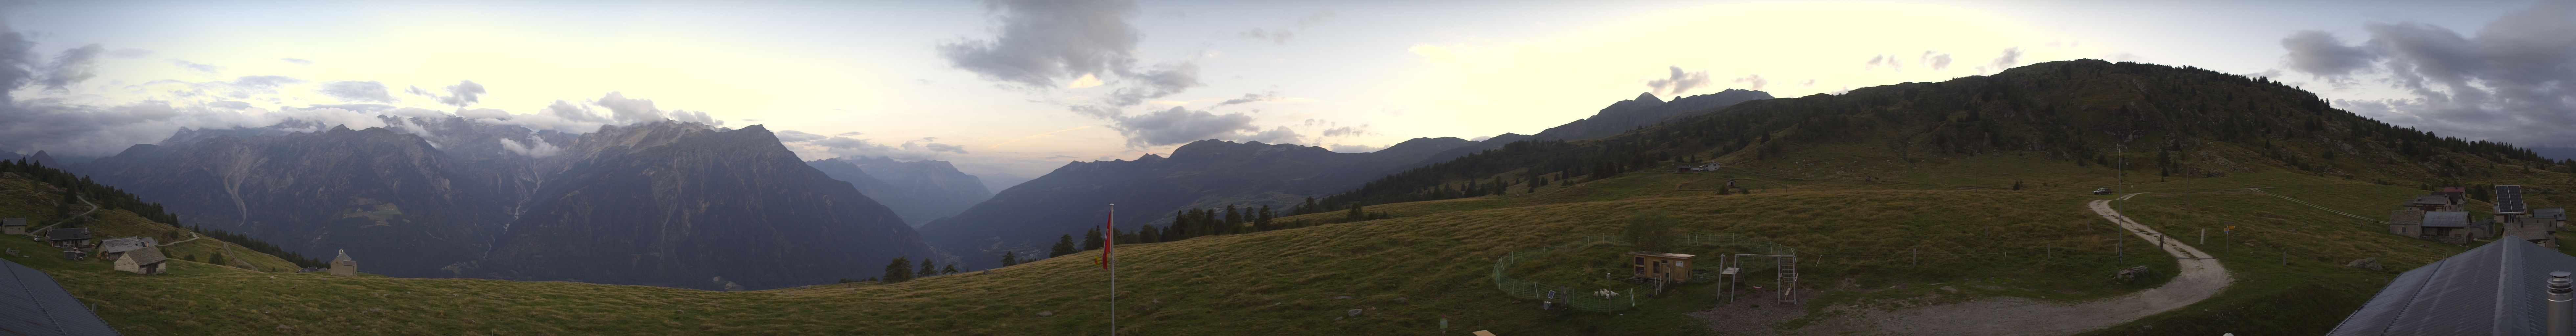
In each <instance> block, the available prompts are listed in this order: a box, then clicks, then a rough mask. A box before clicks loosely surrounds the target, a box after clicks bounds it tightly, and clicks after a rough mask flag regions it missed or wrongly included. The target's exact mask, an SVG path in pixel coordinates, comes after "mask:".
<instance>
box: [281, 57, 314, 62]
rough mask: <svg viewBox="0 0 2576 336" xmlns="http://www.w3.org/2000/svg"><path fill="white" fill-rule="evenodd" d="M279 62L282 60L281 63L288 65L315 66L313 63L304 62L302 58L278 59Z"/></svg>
mask: <svg viewBox="0 0 2576 336" xmlns="http://www.w3.org/2000/svg"><path fill="white" fill-rule="evenodd" d="M277 60H280V61H286V62H287V63H295V64H313V61H307V60H304V59H302V58H294V57H287V58H280V59H277Z"/></svg>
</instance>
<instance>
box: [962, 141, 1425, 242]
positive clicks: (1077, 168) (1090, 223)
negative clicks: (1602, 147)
mask: <svg viewBox="0 0 2576 336" xmlns="http://www.w3.org/2000/svg"><path fill="white" fill-rule="evenodd" d="M1469 143H1471V142H1469V141H1466V140H1464V139H1458V138H1421V139H1413V140H1408V141H1405V142H1403V143H1398V144H1396V145H1395V146H1389V147H1387V148H1386V149H1384V150H1379V151H1376V152H1370V153H1335V152H1332V151H1328V150H1324V149H1323V148H1319V147H1309V146H1299V145H1292V144H1275V145H1274V144H1263V143H1259V142H1252V143H1233V142H1226V141H1215V140H1203V141H1198V142H1192V143H1189V144H1186V145H1182V146H1181V147H1180V148H1175V149H1173V150H1172V157H1170V158H1164V157H1162V156H1158V155H1151V154H1148V155H1145V156H1143V157H1139V158H1137V159H1136V160H1134V161H1127V160H1114V161H1097V162H1074V163H1071V164H1066V165H1065V166H1064V167H1062V168H1057V169H1056V170H1055V171H1054V172H1049V173H1047V175H1045V176H1040V177H1038V178H1037V179H1035V180H1030V181H1029V182H1026V183H1021V184H1020V185H1018V186H1013V187H1011V188H1010V189H1006V190H1002V192H1000V193H998V194H995V195H993V197H992V199H991V200H987V201H984V202H982V203H978V204H976V205H975V206H974V207H971V208H968V209H967V210H966V211H965V212H964V213H960V214H958V215H957V216H955V217H949V218H946V219H941V220H937V221H932V222H931V223H930V224H927V225H923V226H922V228H921V232H922V236H923V238H924V239H928V240H930V241H931V244H933V245H936V246H939V247H940V249H941V252H942V253H946V254H949V255H952V256H956V257H959V258H960V259H959V260H956V261H954V262H963V263H964V265H965V266H969V267H974V268H989V267H994V266H999V265H1000V259H1001V255H1002V254H1003V253H1005V252H1014V251H1016V252H1017V255H1019V256H1021V257H1023V258H1027V257H1029V256H1030V255H1032V254H1035V255H1038V256H1043V255H1044V253H1045V251H1046V248H1047V247H1048V246H1050V245H1051V244H1053V243H1054V242H1055V241H1056V239H1057V238H1058V237H1059V236H1061V235H1066V234H1071V235H1075V236H1081V235H1082V233H1083V232H1084V231H1085V230H1087V229H1089V228H1092V227H1097V226H1099V225H1100V224H1101V222H1102V218H1103V217H1105V216H1106V215H1107V214H1108V211H1109V204H1112V203H1115V204H1118V209H1119V212H1120V213H1123V215H1120V216H1118V220H1119V225H1120V226H1122V227H1135V226H1136V225H1143V224H1150V223H1157V222H1158V221H1163V220H1167V219H1168V218H1170V217H1171V213H1172V212H1174V211H1177V210H1181V209H1185V208H1208V207H1223V206H1225V205H1227V204H1244V205H1249V206H1252V207H1254V208H1258V207H1260V206H1261V205H1272V206H1279V207H1282V208H1284V207H1286V206H1289V205H1294V204H1297V203H1299V202H1301V201H1303V199H1304V198H1305V197H1307V196H1312V195H1321V194H1326V193H1332V192H1335V191H1339V190H1347V189H1349V188H1351V187H1354V186H1357V185H1358V184H1359V183H1360V182H1362V181H1367V180H1368V179H1372V178H1376V177H1378V176H1382V175H1383V174H1384V173H1385V172H1387V171H1390V170H1394V169H1401V168H1402V167H1403V166H1404V165H1408V164H1412V163H1413V162H1417V161H1419V160H1420V159H1421V157H1422V155H1427V154H1429V153H1436V152H1439V151H1442V150H1447V149H1449V148H1455V147H1457V146H1463V145H1466V144H1469Z"/></svg>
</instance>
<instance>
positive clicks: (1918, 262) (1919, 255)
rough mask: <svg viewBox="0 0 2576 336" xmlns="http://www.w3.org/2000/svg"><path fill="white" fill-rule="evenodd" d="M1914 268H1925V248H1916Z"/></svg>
mask: <svg viewBox="0 0 2576 336" xmlns="http://www.w3.org/2000/svg"><path fill="white" fill-rule="evenodd" d="M1914 266H1923V248H1921V247H1917V248H1914Z"/></svg>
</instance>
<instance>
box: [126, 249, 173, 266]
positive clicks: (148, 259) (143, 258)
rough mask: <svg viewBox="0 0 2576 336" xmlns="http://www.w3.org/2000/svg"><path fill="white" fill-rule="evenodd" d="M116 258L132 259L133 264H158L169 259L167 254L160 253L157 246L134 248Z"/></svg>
mask: <svg viewBox="0 0 2576 336" xmlns="http://www.w3.org/2000/svg"><path fill="white" fill-rule="evenodd" d="M117 258H119V259H134V264H135V265H151V264H158V263H161V262H165V261H170V257H169V256H166V255H162V254H161V249H159V248H142V249H136V250H134V251H131V252H125V255H124V256H120V257H117Z"/></svg>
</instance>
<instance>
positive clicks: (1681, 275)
mask: <svg viewBox="0 0 2576 336" xmlns="http://www.w3.org/2000/svg"><path fill="white" fill-rule="evenodd" d="M1691 257H1697V256H1695V255H1688V254H1678V253H1663V252H1647V251H1628V260H1629V261H1628V264H1629V266H1632V267H1634V268H1635V269H1636V271H1635V272H1634V273H1632V275H1630V276H1629V277H1628V278H1629V279H1631V280H1654V281H1665V282H1673V283H1681V282H1688V281H1690V258H1691Z"/></svg>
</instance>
